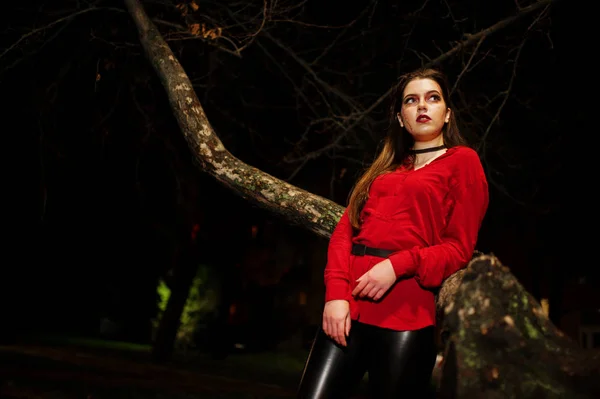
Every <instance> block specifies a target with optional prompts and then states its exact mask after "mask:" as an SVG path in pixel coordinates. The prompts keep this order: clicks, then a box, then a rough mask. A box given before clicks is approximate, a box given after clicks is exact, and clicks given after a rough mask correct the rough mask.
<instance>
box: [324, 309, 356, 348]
mask: <svg viewBox="0 0 600 399" xmlns="http://www.w3.org/2000/svg"><path fill="white" fill-rule="evenodd" d="M323 332H325V334H327V335H328V336H329V337H330V338H331V339H333V340H334V341H335V342H337V343H338V344H340V345H341V346H346V337H347V336H348V335H350V303H349V302H348V301H346V300H344V299H336V300H333V301H328V302H326V303H325V309H324V310H323Z"/></svg>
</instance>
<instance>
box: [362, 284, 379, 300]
mask: <svg viewBox="0 0 600 399" xmlns="http://www.w3.org/2000/svg"><path fill="white" fill-rule="evenodd" d="M380 290H381V288H379V287H378V286H376V285H373V286H371V289H370V290H368V291H366V295H365V296H366V297H367V298H375V295H377V293H379V291H380Z"/></svg>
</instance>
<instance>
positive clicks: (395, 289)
mask: <svg viewBox="0 0 600 399" xmlns="http://www.w3.org/2000/svg"><path fill="white" fill-rule="evenodd" d="M391 111H392V118H393V123H392V127H391V129H390V131H389V132H388V135H387V138H386V139H385V143H384V146H383V149H382V151H381V153H380V154H379V155H378V156H377V158H376V159H375V161H374V162H373V164H372V165H371V166H370V167H369V168H368V169H367V170H366V172H365V173H364V174H363V175H362V177H361V178H360V179H359V180H358V181H357V183H356V185H355V187H354V189H353V190H352V192H351V194H350V198H349V203H348V207H347V208H346V211H345V212H344V214H343V216H342V218H341V219H340V221H339V222H338V225H337V226H336V228H335V230H334V232H333V234H332V235H331V239H330V242H329V247H328V254H327V265H326V267H325V307H324V310H323V324H322V329H321V330H320V331H319V333H318V334H317V337H316V339H315V342H314V344H313V347H312V349H311V353H310V355H309V357H308V360H307V363H306V366H305V370H304V373H303V375H302V380H301V382H300V387H299V389H298V398H302V399H308V398H345V397H349V396H350V395H351V394H352V392H353V390H354V389H355V387H356V385H357V384H358V382H360V380H361V379H362V377H363V376H364V374H365V372H368V376H369V391H370V395H371V397H372V398H400V397H418V398H421V397H425V396H427V392H429V387H430V380H431V373H432V370H433V366H434V364H435V359H436V354H437V350H436V345H435V336H434V331H435V306H436V305H435V294H434V290H435V289H436V288H438V287H440V285H441V284H442V282H443V281H444V279H446V278H447V277H448V276H450V275H451V274H452V273H454V272H456V271H457V270H459V269H461V268H463V267H465V266H466V265H467V263H468V262H469V260H470V259H471V257H472V254H473V251H474V249H475V244H476V241H477V236H478V233H479V229H480V226H481V223H482V220H483V218H484V215H485V212H486V210H487V206H488V186H487V180H486V177H485V173H484V170H483V168H482V165H481V162H480V159H479V157H478V155H477V153H476V152H475V151H474V150H472V149H471V148H469V147H468V146H466V143H465V141H464V139H463V138H462V137H461V135H460V133H459V130H458V126H457V123H456V119H455V117H454V114H453V113H452V110H451V108H450V106H449V91H448V84H447V81H446V78H445V76H444V75H443V74H442V73H441V72H440V71H437V70H434V69H421V70H418V71H416V72H412V73H408V74H406V75H404V76H402V77H401V78H400V82H399V84H398V86H397V90H396V93H395V95H394V99H393V102H392V107H391Z"/></svg>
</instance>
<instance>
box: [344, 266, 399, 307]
mask: <svg viewBox="0 0 600 399" xmlns="http://www.w3.org/2000/svg"><path fill="white" fill-rule="evenodd" d="M356 281H358V285H357V286H356V288H354V290H353V291H352V296H354V297H358V298H370V299H372V300H374V301H377V300H379V299H381V297H382V296H383V295H384V294H385V293H386V292H387V291H388V290H389V289H390V287H391V286H392V285H393V284H394V283H395V282H396V272H395V271H394V267H393V266H392V262H391V261H390V260H389V259H386V260H384V261H381V262H379V263H377V264H376V265H375V266H373V267H372V268H371V270H369V271H368V272H366V273H365V274H363V275H362V276H360V277H359V278H358V279H357V280H356Z"/></svg>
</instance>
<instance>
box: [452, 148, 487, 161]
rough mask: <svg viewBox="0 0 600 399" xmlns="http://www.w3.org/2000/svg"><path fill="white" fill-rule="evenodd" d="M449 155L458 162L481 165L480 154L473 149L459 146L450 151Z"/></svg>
mask: <svg viewBox="0 0 600 399" xmlns="http://www.w3.org/2000/svg"><path fill="white" fill-rule="evenodd" d="M448 152H449V154H448V155H451V156H452V158H453V159H454V160H455V161H456V162H468V163H472V162H475V163H478V164H480V163H481V160H480V159H479V154H478V153H477V151H475V150H474V149H472V148H471V147H467V146H464V145H457V146H454V147H451V148H449V149H448Z"/></svg>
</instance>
